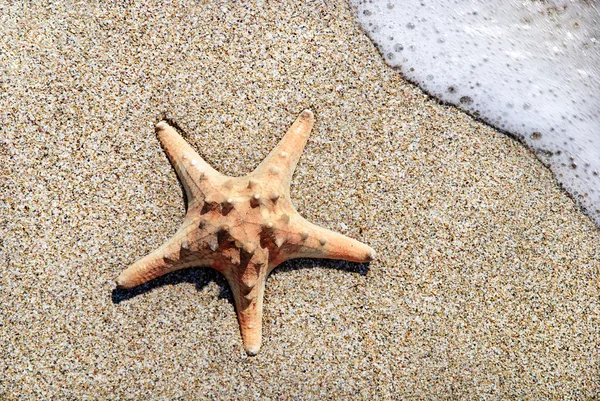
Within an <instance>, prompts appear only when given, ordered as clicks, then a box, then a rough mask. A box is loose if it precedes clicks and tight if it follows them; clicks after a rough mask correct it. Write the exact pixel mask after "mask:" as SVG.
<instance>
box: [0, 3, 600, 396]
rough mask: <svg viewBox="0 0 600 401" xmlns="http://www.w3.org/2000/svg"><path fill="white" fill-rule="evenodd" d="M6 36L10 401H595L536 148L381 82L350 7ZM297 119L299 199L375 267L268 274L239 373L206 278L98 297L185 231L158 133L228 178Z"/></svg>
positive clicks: (3, 173)
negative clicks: (163, 122)
mask: <svg viewBox="0 0 600 401" xmlns="http://www.w3.org/2000/svg"><path fill="white" fill-rule="evenodd" d="M2 15H3V17H2V18H3V23H2V24H0V49H3V51H2V52H1V53H0V65H1V66H4V67H3V68H2V69H0V81H1V82H2V85H3V90H4V91H3V92H0V123H1V124H0V127H1V128H0V139H1V141H0V156H1V157H0V188H1V191H0V222H1V223H2V224H0V238H1V240H2V241H1V242H0V264H2V265H3V266H4V268H3V269H1V275H0V280H1V284H2V285H0V302H1V303H2V305H3V309H2V311H0V322H1V323H0V341H1V342H2V344H4V346H3V347H2V348H1V349H0V398H2V399H7V400H10V399H40V398H84V397H85V396H88V397H93V398H96V399H115V398H131V397H134V398H161V397H163V398H177V397H180V398H194V399H196V398H197V399H203V398H216V399H231V398H254V399H260V398H264V399H285V398H286V397H288V398H311V397H312V398H345V399H360V398H369V399H393V398H411V397H413V398H430V399H442V398H446V399H448V398H473V397H488V398H528V397H529V398H531V399H540V398H561V399H569V398H571V399H580V398H584V397H593V396H594V395H595V394H597V393H598V391H600V383H598V379H597V378H598V372H599V371H600V366H599V363H598V360H599V359H598V349H599V347H598V345H599V344H600V333H598V330H597V324H596V322H597V321H598V318H599V317H600V304H599V301H598V300H599V299H600V297H598V295H599V290H598V285H597V283H598V276H599V274H598V269H599V266H598V261H599V260H600V250H599V249H598V246H597V244H598V241H599V240H600V234H599V233H598V229H597V228H596V227H595V226H594V225H593V224H592V222H591V221H590V220H589V219H588V218H587V217H586V216H584V215H583V214H582V213H581V212H580V211H579V210H578V208H577V207H576V206H575V204H574V203H573V201H572V200H571V199H569V198H568V197H567V196H566V195H565V194H564V192H563V191H562V190H561V189H560V188H558V186H557V185H556V181H555V180H554V178H553V176H552V175H551V173H550V172H549V170H548V169H547V168H545V167H544V166H543V165H542V164H541V163H540V162H539V161H538V160H537V159H536V158H535V157H534V155H533V154H532V153H531V152H530V151H529V150H527V149H525V148H524V147H523V146H521V145H520V144H518V143H516V142H515V141H514V140H512V139H510V138H507V137H506V136H505V135H503V134H500V133H498V132H497V131H495V130H493V129H492V128H490V127H489V126H487V125H484V124H482V123H480V122H478V121H475V120H474V119H472V118H471V117H469V116H467V115H465V114H464V113H463V112H461V111H459V110H457V109H456V108H454V107H451V106H444V105H440V104H439V103H438V102H436V101H433V100H431V99H430V98H429V97H428V96H427V95H424V94H423V93H422V92H421V91H420V90H419V89H418V88H416V87H415V86H413V85H412V84H408V83H407V82H405V81H403V80H402V79H401V78H400V77H399V76H398V74H397V73H396V72H394V71H392V70H391V69H390V68H389V67H387V66H386V65H385V64H384V62H383V61H382V60H381V58H380V56H379V54H378V53H377V51H376V49H375V48H374V47H373V46H372V44H371V42H370V40H369V39H368V38H367V37H366V36H365V35H364V33H363V32H362V31H361V29H360V27H359V26H358V25H357V24H356V22H355V21H354V16H353V14H352V12H351V10H350V9H349V6H348V5H347V4H346V3H343V2H341V3H327V4H325V3H323V4H317V5H315V4H308V3H306V4H305V3H291V4H286V3H282V4H280V3H277V4H272V3H267V2H257V3H244V4H234V5H231V4H225V3H215V2H210V3H208V4H199V3H189V4H188V3H186V4H176V5H165V4H162V3H158V2H156V3H153V2H146V3H144V4H137V3H133V4H129V5H126V6H121V7H117V6H114V5H101V6H100V5H94V4H84V5H79V6H78V7H77V8H71V7H69V5H68V4H67V3H60V4H53V5H51V6H44V5H41V4H38V3H32V4H30V5H29V6H28V7H20V5H19V4H15V3H13V4H10V5H7V6H5V7H4V9H3V13H2ZM305 108H310V109H312V110H313V112H314V113H315V120H316V121H315V126H314V130H313V132H312V134H311V137H310V138H309V141H308V144H307V147H306V149H305V151H304V153H303V154H302V157H301V158H300V161H299V164H298V167H297V170H296V173H295V174H294V176H293V181H292V189H291V197H292V200H293V202H294V203H295V205H296V207H297V209H298V211H299V212H300V213H301V214H302V215H303V216H304V217H306V218H307V219H308V220H310V221H313V222H315V223H317V224H319V225H322V226H324V227H328V228H330V229H333V230H335V231H339V232H341V233H343V234H344V235H348V236H350V237H353V238H356V239H358V240H360V241H361V242H364V243H367V244H369V245H370V246H372V247H373V248H374V249H375V250H376V251H377V253H378V259H377V260H376V261H374V262H372V263H371V264H370V265H369V266H368V268H367V266H364V265H356V264H349V263H344V262H337V261H326V260H297V261H293V262H290V263H286V264H284V265H282V266H280V267H278V268H277V269H275V270H274V272H273V273H272V274H271V276H270V277H269V279H268V281H267V288H266V295H265V304H264V333H263V337H264V342H263V348H262V350H261V353H260V354H259V355H258V356H257V357H255V358H247V357H246V356H245V352H244V350H243V348H242V346H241V339H240V334H239V330H238V324H237V321H236V315H235V311H234V307H233V305H232V303H231V299H230V298H231V296H230V292H229V289H228V287H227V284H226V282H225V280H224V279H223V278H222V277H220V276H219V275H218V274H217V273H214V272H212V271H211V270H209V269H190V270H184V271H180V272H176V273H173V274H170V275H167V276H164V277H163V278H160V279H158V280H156V281H154V282H153V283H151V284H148V285H145V286H142V287H140V288H137V289H135V290H132V291H130V292H125V293H115V292H113V290H114V279H115V278H116V277H117V276H118V274H119V273H120V272H121V271H122V270H123V268H125V267H126V266H127V265H129V264H130V263H131V262H133V261H134V260H135V259H136V258H138V257H139V256H141V255H144V254H145V253H147V252H149V251H151V250H152V249H154V248H156V247H158V246H159V245H160V244H161V243H162V242H163V241H164V240H165V239H166V238H168V237H169V236H170V235H172V234H173V233H174V232H175V230H177V228H178V225H179V223H180V222H181V220H182V218H183V215H184V212H185V211H184V201H183V194H182V191H181V188H180V185H179V183H178V181H177V179H176V176H175V173H174V172H173V170H172V167H171V166H170V164H169V162H168V160H167V158H166V156H165V155H164V152H163V150H162V149H161V147H160V144H159V142H158V141H157V139H156V137H155V133H154V129H153V123H155V122H156V121H157V120H158V118H160V117H166V118H168V119H170V120H172V121H175V122H177V124H178V125H179V126H180V127H182V128H183V130H184V131H185V132H186V133H187V136H188V138H187V139H188V141H189V142H190V144H191V146H192V147H194V149H197V150H198V152H199V153H200V154H201V155H202V156H203V157H204V158H205V160H206V161H207V162H208V163H210V164H211V165H212V166H214V167H215V168H217V169H218V170H219V171H221V172H223V173H225V174H228V175H243V174H245V173H247V172H249V171H251V170H252V169H253V168H254V167H255V166H256V165H257V164H258V163H259V162H260V161H261V160H262V159H263V158H264V156H265V155H266V154H267V153H268V152H269V151H270V150H271V149H272V147H273V146H274V145H275V144H276V143H277V142H278V141H279V139H280V138H281V136H282V135H283V133H284V132H285V130H286V129H287V128H288V127H289V125H290V124H291V122H292V121H293V120H294V119H295V117H296V116H297V114H298V113H299V112H300V111H301V110H303V109H305Z"/></svg>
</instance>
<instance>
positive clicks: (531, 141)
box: [351, 0, 600, 226]
mask: <svg viewBox="0 0 600 401" xmlns="http://www.w3.org/2000/svg"><path fill="white" fill-rule="evenodd" d="M351 4H352V5H353V7H354V10H355V12H356V15H357V18H358V21H359V23H360V25H361V26H362V28H363V29H364V30H365V32H366V33H367V34H368V35H369V36H370V37H371V40H372V41H373V42H374V43H375V44H376V46H377V48H378V49H379V51H380V52H381V54H382V56H383V58H384V59H385V61H386V62H387V63H388V64H389V65H390V66H392V67H394V68H396V69H397V70H399V71H400V72H401V73H402V75H403V76H404V77H405V78H407V79H408V80H410V81H412V82H414V83H416V84H417V85H419V86H420V87H421V88H422V89H423V90H425V91H426V92H428V93H429V94H431V95H433V96H435V97H437V98H438V99H440V100H441V101H443V102H448V103H451V104H454V105H457V106H459V107H461V108H463V109H464V110H466V111H467V112H469V113H470V114H472V115H473V116H475V117H478V118H480V119H482V120H483V121H485V122H487V123H489V124H490V125H492V126H494V127H497V128H499V129H501V130H504V131H506V132H508V133H510V134H512V135H513V136H515V137H517V138H519V139H520V140H521V141H522V142H523V143H525V144H526V145H527V146H529V147H530V148H531V149H532V150H533V151H534V152H535V153H536V154H537V155H538V157H539V158H540V159H541V160H542V161H543V162H544V163H545V164H546V165H548V166H549V167H550V169H551V170H552V171H553V172H554V174H555V176H556V178H557V179H558V181H559V182H560V183H561V184H562V185H563V187H564V188H565V189H566V190H567V191H568V192H569V193H570V194H571V195H572V197H573V198H574V199H576V200H577V201H578V202H579V204H580V205H581V206H582V208H583V209H584V211H585V212H586V213H587V214H588V215H589V216H590V217H591V218H592V219H593V220H594V221H595V223H596V225H598V226H600V185H599V184H600V11H599V9H598V2H597V1H590V0H588V1H585V0H570V1H569V0H562V1H560V0H537V1H534V0H530V1H514V0H508V1H506V0H505V1H502V2H491V1H478V0H457V1H447V0H446V1H444V0H397V1H390V0H368V1H360V0H351Z"/></svg>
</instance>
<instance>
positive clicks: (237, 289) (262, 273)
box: [224, 252, 268, 355]
mask: <svg viewBox="0 0 600 401" xmlns="http://www.w3.org/2000/svg"><path fill="white" fill-rule="evenodd" d="M263 259H266V258H264V257H261V256H260V252H257V254H255V255H254V256H253V257H252V259H251V260H250V261H249V263H248V264H247V265H245V267H243V268H240V267H238V268H237V269H236V268H231V269H228V270H226V271H225V272H224V275H225V277H226V278H227V281H228V283H229V286H230V287H231V292H232V293H233V299H234V301H235V310H236V312H237V317H238V323H239V325H240V333H241V335H242V343H243V344H244V349H245V350H246V353H247V354H248V355H256V354H258V351H259V350H260V347H261V344H262V315H263V298H264V294H265V284H266V280H267V274H268V270H267V264H266V262H265V260H263Z"/></svg>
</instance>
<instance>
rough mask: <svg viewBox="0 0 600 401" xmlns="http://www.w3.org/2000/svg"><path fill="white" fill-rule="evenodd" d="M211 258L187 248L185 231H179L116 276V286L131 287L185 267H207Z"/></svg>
mask: <svg viewBox="0 0 600 401" xmlns="http://www.w3.org/2000/svg"><path fill="white" fill-rule="evenodd" d="M211 262H212V261H211V260H210V258H209V257H208V255H206V256H205V257H202V256H199V255H198V254H196V253H193V252H191V251H190V250H189V245H188V242H187V236H186V234H185V232H182V231H179V232H178V233H177V234H175V235H174V236H173V237H172V238H171V239H170V240H168V241H167V242H165V243H164V244H163V245H162V246H160V247H159V248H158V249H156V250H154V251H153V252H151V253H149V254H148V255H146V256H144V257H143V258H141V259H139V260H137V261H136V262H135V263H133V264H132V265H131V266H129V267H128V268H127V269H125V270H124V271H123V272H122V273H121V274H120V275H119V277H118V278H117V280H116V283H117V288H132V287H135V286H137V285H140V284H144V283H145V282H147V281H150V280H152V279H154V278H156V277H160V276H162V275H164V274H167V273H170V272H173V271H176V270H180V269H185V268H186V267H192V266H194V267H209V266H210V265H211Z"/></svg>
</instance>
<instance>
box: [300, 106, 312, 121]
mask: <svg viewBox="0 0 600 401" xmlns="http://www.w3.org/2000/svg"><path fill="white" fill-rule="evenodd" d="M301 116H302V118H305V119H307V120H308V119H310V120H312V119H313V118H314V114H313V112H312V111H310V109H306V110H304V111H303V112H302V114H301Z"/></svg>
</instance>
